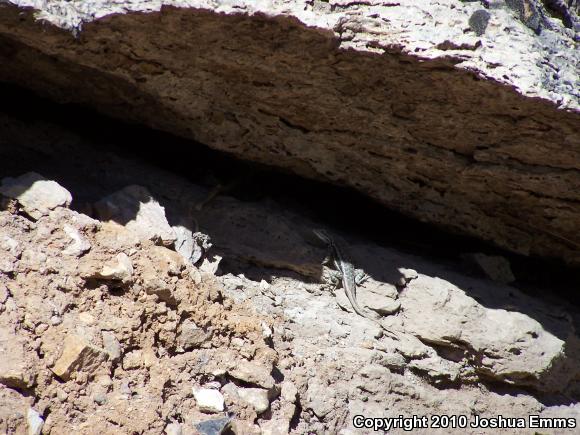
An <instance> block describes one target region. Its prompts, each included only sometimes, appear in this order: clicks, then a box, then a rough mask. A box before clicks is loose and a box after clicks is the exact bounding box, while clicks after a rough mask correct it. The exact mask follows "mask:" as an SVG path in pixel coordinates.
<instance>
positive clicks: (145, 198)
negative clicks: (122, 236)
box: [95, 185, 176, 246]
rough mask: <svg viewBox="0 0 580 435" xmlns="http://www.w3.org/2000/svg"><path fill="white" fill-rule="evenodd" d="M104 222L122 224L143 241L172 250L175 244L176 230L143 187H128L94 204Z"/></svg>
mask: <svg viewBox="0 0 580 435" xmlns="http://www.w3.org/2000/svg"><path fill="white" fill-rule="evenodd" d="M95 210H96V212H97V214H98V216H99V218H100V219H101V220H104V221H109V220H112V221H115V222H119V223H123V224H124V225H125V227H126V228H127V229H129V230H131V231H133V232H134V233H135V234H137V235H138V236H139V238H140V239H141V240H152V241H154V242H156V243H157V242H159V243H161V244H162V245H165V246H170V245H172V244H173V242H175V239H176V237H175V233H174V231H173V228H171V226H170V225H169V223H168V222H167V218H166V217H165V209H164V208H163V207H162V206H161V205H160V204H159V203H158V202H157V201H156V200H155V199H154V198H153V197H152V196H151V194H150V193H149V191H148V190H147V189H146V188H145V187H143V186H137V185H132V186H127V187H125V188H124V189H122V190H120V191H118V192H116V193H113V194H112V195H109V196H107V197H105V198H103V199H102V200H100V201H99V202H97V203H96V204H95Z"/></svg>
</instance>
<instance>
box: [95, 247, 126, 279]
mask: <svg viewBox="0 0 580 435" xmlns="http://www.w3.org/2000/svg"><path fill="white" fill-rule="evenodd" d="M96 277H97V278H102V279H111V280H118V281H124V282H125V281H129V280H131V278H132V277H133V264H132V263H131V259H130V258H129V257H128V256H127V254H125V253H123V252H121V253H119V254H117V255H116V256H115V258H114V259H113V260H111V261H109V262H107V263H105V265H104V266H103V268H102V269H101V270H100V272H97V274H96Z"/></svg>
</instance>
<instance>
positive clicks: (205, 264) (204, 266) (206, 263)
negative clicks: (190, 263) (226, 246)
mask: <svg viewBox="0 0 580 435" xmlns="http://www.w3.org/2000/svg"><path fill="white" fill-rule="evenodd" d="M213 260H214V261H210V260H208V259H207V258H204V259H203V261H202V263H201V266H199V271H200V272H202V273H208V274H211V275H215V274H216V272H217V270H218V267H219V265H220V261H222V257H220V256H219V255H214V256H213Z"/></svg>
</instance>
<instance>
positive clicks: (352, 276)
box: [313, 229, 398, 339]
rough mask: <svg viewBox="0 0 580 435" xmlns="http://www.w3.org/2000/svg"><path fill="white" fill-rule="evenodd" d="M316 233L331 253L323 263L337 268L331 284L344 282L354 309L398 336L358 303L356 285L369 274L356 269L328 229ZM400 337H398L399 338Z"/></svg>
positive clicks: (331, 273) (316, 230)
mask: <svg viewBox="0 0 580 435" xmlns="http://www.w3.org/2000/svg"><path fill="white" fill-rule="evenodd" d="M313 232H314V234H316V236H317V237H318V238H319V239H320V240H322V241H323V242H324V243H325V244H326V245H327V247H328V250H329V255H328V256H327V257H326V258H325V259H324V260H323V262H322V264H323V265H327V264H329V263H331V264H332V265H333V266H334V269H335V270H332V271H330V274H329V281H330V283H331V284H333V285H334V286H335V288H337V287H338V285H339V284H340V283H341V282H342V287H343V289H344V292H345V293H346V296H347V297H348V300H349V301H350V304H351V305H352V308H353V310H354V311H355V312H356V313H357V314H358V315H359V316H362V317H366V318H367V319H369V320H371V321H373V322H375V323H376V324H377V325H379V326H380V327H381V328H382V329H384V330H385V331H387V332H388V333H390V335H391V336H393V337H394V338H397V334H396V333H395V332H393V331H390V330H389V329H387V328H385V327H384V326H383V325H382V324H381V323H380V322H378V321H377V320H376V318H374V317H373V316H372V315H370V314H368V313H366V312H365V311H364V310H363V309H362V308H361V307H360V305H359V304H358V302H357V300H356V286H357V285H361V284H362V283H364V282H365V281H366V280H367V279H368V278H369V276H368V275H367V274H366V273H364V272H363V271H362V270H360V269H355V267H354V265H353V264H352V262H351V261H350V260H349V259H348V258H347V257H346V256H345V254H344V250H343V248H342V247H341V246H340V245H339V244H338V243H337V241H336V240H334V239H333V238H332V237H331V236H330V235H329V234H328V232H327V231H326V230H323V229H315V230H313ZM397 339H398V338H397Z"/></svg>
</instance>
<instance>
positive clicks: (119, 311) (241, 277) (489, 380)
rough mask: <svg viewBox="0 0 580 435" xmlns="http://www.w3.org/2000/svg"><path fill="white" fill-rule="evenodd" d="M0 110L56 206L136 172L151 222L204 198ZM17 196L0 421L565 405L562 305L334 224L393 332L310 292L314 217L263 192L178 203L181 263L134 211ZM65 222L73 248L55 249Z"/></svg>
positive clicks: (212, 426) (559, 410)
mask: <svg viewBox="0 0 580 435" xmlns="http://www.w3.org/2000/svg"><path fill="white" fill-rule="evenodd" d="M8 124H9V123H5V125H8ZM16 125H17V126H18V128H16V130H18V131H20V132H21V133H20V134H22V135H24V137H27V138H28V137H29V136H28V135H30V134H31V131H32V130H34V129H35V128H38V130H39V131H41V132H42V134H38V136H37V137H36V139H35V140H26V141H25V145H23V147H24V146H27V147H30V148H31V149H35V150H38V149H42V147H43V145H44V143H45V141H46V143H54V144H55V145H54V146H55V147H56V148H57V149H58V150H59V151H60V152H58V153H57V154H56V155H55V157H54V158H53V159H40V160H34V159H33V160H34V165H33V167H29V168H26V170H24V171H23V172H28V171H30V170H35V171H37V172H39V173H42V174H43V175H44V176H45V177H46V178H47V179H49V180H50V179H52V177H50V176H49V175H48V174H47V173H44V169H46V170H48V171H54V172H56V173H60V174H63V175H62V176H63V177H64V178H65V179H67V180H70V182H66V183H65V182H63V181H61V180H59V184H61V185H62V186H63V187H64V188H66V189H67V190H68V191H69V192H71V193H72V196H73V202H72V204H73V205H74V204H75V201H76V200H77V199H78V198H80V197H81V196H85V197H87V196H86V195H87V192H92V193H93V194H95V196H97V198H94V199H93V202H95V201H96V200H100V199H102V198H104V197H106V198H108V200H109V201H111V203H110V205H111V206H112V207H115V206H117V205H120V204H125V205H127V197H126V196H124V195H120V194H119V192H126V186H130V185H135V184H136V182H137V181H139V183H141V184H142V185H143V186H144V187H143V188H139V189H138V190H139V191H144V189H145V188H146V189H147V192H149V195H148V196H150V197H151V201H154V202H155V203H158V204H159V208H158V210H163V216H159V217H163V218H161V219H156V220H154V221H150V223H151V224H152V225H154V226H155V225H158V227H154V228H152V229H153V230H158V229H162V228H166V223H167V222H168V223H170V224H173V223H175V222H183V221H184V220H188V219H189V220H190V222H191V216H190V211H191V205H192V204H196V203H199V202H200V201H202V200H204V199H205V197H206V196H207V193H208V192H207V191H206V190H205V189H201V188H199V187H198V186H195V185H192V184H191V183H189V182H186V181H184V180H183V179H182V178H180V177H178V176H176V175H172V174H167V173H165V172H163V171H160V170H156V169H155V168H152V167H149V166H144V165H143V164H141V163H138V162H135V161H129V160H126V159H122V158H119V157H118V156H115V155H112V154H110V153H103V152H101V151H100V150H99V149H97V148H94V149H92V148H90V147H86V146H85V145H84V144H83V143H82V142H80V141H79V142H75V138H74V137H72V135H67V134H65V133H63V132H62V131H59V130H57V129H53V128H51V127H50V126H47V125H43V126H42V128H40V127H39V126H38V125H35V124H26V125H27V127H28V128H21V127H22V126H23V125H25V124H18V123H16ZM6 130H7V131H8V129H6ZM6 137H10V135H6V136H3V137H1V138H0V144H1V143H2V141H5V140H6V139H5V138H6ZM57 138H58V141H57V140H56V139H57ZM69 149H76V150H81V151H82V152H81V153H80V154H76V153H70V152H64V151H66V150H69ZM0 151H2V149H0ZM2 152H4V151H2ZM32 154H33V155H36V153H35V152H33V153H32ZM26 155H28V153H27V154H26ZM105 162H106V165H107V171H109V173H110V174H111V176H110V177H102V176H100V172H99V171H100V168H101V167H102V166H103V165H102V164H101V163H103V164H104V163H105ZM22 164H23V161H22V160H21V161H19V162H18V165H22ZM43 165H44V166H43ZM41 167H43V170H41ZM63 168H66V169H67V170H64V169H63ZM15 175H18V174H15ZM76 192H82V193H83V195H81V194H79V195H77V193H76ZM116 201H118V202H116ZM1 203H5V202H1ZM139 203H140V197H139V196H135V197H134V198H133V203H132V204H131V203H130V204H129V205H128V210H134V212H135V214H138V213H139V210H140V208H139V206H138V205H139ZM17 205H18V204H16V206H14V204H12V205H11V206H10V207H8V208H7V209H6V210H1V211H0V258H4V259H7V260H6V265H7V267H5V268H4V269H5V270H4V269H2V270H0V346H1V349H0V351H2V349H5V348H9V349H14V351H13V353H12V354H11V355H10V358H7V359H2V360H0V431H2V432H6V433H26V432H28V433H38V432H39V431H40V430H41V431H42V432H43V433H45V434H61V433H144V434H158V433H162V432H163V431H165V432H166V433H168V434H178V433H182V434H185V435H188V434H192V435H194V434H195V435H197V434H215V433H219V431H220V430H221V429H223V428H225V427H228V426H229V427H231V429H232V431H233V432H234V433H235V434H237V435H246V434H264V435H266V434H286V433H291V434H295V435H298V434H304V433H321V434H322V433H340V434H343V435H347V434H352V433H360V432H359V431H358V430H356V429H355V428H354V423H353V417H354V416H356V415H365V416H371V417H398V416H399V415H405V416H409V415H412V414H415V415H419V416H427V415H433V414H438V415H439V414H446V415H458V416H459V415H464V416H466V418H468V419H469V421H473V420H474V419H475V417H476V416H485V417H495V416H498V415H503V416H510V417H521V418H524V419H526V420H527V419H528V417H529V416H530V415H538V416H541V417H544V418H548V417H551V418H564V419H574V421H575V422H576V424H578V422H580V338H579V336H578V331H579V330H580V326H579V325H580V319H579V318H578V312H577V310H576V309H575V307H574V306H571V305H568V306H565V305H564V304H563V303H561V302H558V301H555V302H549V301H547V300H544V301H541V300H539V299H536V298H533V297H530V296H529V295H527V294H525V293H523V292H522V291H520V290H519V289H517V288H515V287H513V286H507V285H503V284H498V283H494V282H491V281H489V280H482V279H476V278H473V277H468V276H465V275H464V274H462V273H461V271H460V270H458V269H457V267H456V266H455V265H448V266H445V265H441V264H435V263H433V262H431V261H428V260H425V259H421V258H418V257H415V256H412V255H408V254H402V253H400V252H397V251H395V250H392V249H386V248H383V247H379V246H377V245H375V244H373V243H372V241H369V240H360V239H357V238H352V237H348V235H344V234H343V237H344V238H345V239H346V241H347V242H348V245H349V246H350V251H351V255H352V257H353V261H354V262H355V263H356V264H357V265H360V266H364V269H365V270H366V272H367V273H369V275H370V277H371V278H370V279H369V280H368V281H367V282H366V283H365V284H364V285H363V286H362V287H361V288H360V289H359V292H358V296H359V300H360V302H361V305H363V306H366V307H367V308H368V309H374V310H375V311H377V312H382V314H383V318H382V322H383V323H384V324H385V325H386V326H388V327H390V328H391V329H393V330H396V331H398V335H399V339H398V340H394V339H392V338H390V337H388V336H387V335H385V334H384V333H383V331H382V328H381V327H379V326H377V324H375V323H374V322H371V321H370V320H368V319H365V318H361V317H359V316H357V315H356V314H355V313H353V312H352V311H351V308H350V306H349V305H348V303H347V302H344V301H345V300H346V297H345V296H344V295H342V294H341V292H340V291H337V295H336V297H335V296H333V295H332V294H331V293H329V292H327V291H324V290H323V289H322V286H321V285H320V275H321V270H320V269H321V266H320V261H321V259H322V258H323V257H324V249H323V248H322V247H320V246H318V245H316V244H314V237H313V238H312V240H310V239H309V238H308V237H307V234H310V230H311V228H313V227H319V226H320V225H322V223H321V222H312V221H311V220H309V219H307V218H305V217H304V216H301V215H299V214H296V212H295V211H292V210H291V209H288V208H285V207H283V206H281V205H279V204H276V203H274V202H272V201H260V202H241V201H239V200H236V199H233V198H231V197H227V196H218V197H217V198H215V199H214V200H213V201H211V202H210V203H209V204H207V205H206V206H205V207H204V208H203V209H202V210H199V211H196V212H195V219H196V220H197V222H198V224H199V227H200V229H203V231H204V232H205V233H207V234H208V235H209V237H210V238H211V241H212V243H213V247H211V249H210V250H209V251H208V252H205V253H204V255H203V261H200V262H198V263H196V264H199V267H198V266H196V265H193V264H191V262H190V261H189V258H190V257H189V255H186V256H185V258H184V257H183V256H181V255H180V254H179V253H177V252H176V251H175V250H174V247H173V246H162V244H163V240H162V239H160V238H156V239H155V241H156V242H157V243H158V244H160V245H155V244H154V241H153V240H150V239H149V238H148V237H142V235H141V234H140V233H139V232H138V231H137V230H135V227H134V225H131V222H132V221H133V220H132V219H126V218H123V219H121V220H122V221H121V222H116V221H115V220H111V221H106V222H102V221H100V220H97V219H94V217H89V216H86V215H85V214H83V213H79V212H77V211H73V210H70V209H68V208H65V207H57V208H56V209H54V210H51V211H50V212H49V213H48V214H47V215H46V216H42V217H40V218H39V219H37V220H35V219H32V218H30V217H29V216H27V215H26V214H25V213H21V212H20V210H21V209H20V208H19V207H18V206H17ZM77 205H79V204H77ZM87 209H94V207H87ZM125 217H126V216H125ZM190 225H191V224H190ZM189 229H190V231H191V230H193V229H192V228H189ZM71 233H74V234H75V235H76V237H71V236H70V234H71ZM79 239H80V240H84V241H85V242H86V243H84V244H83V246H84V247H85V248H86V249H83V250H79V249H73V250H70V251H67V248H68V247H70V246H71V245H76V244H78V240H79ZM218 256H219V257H221V261H219V258H218ZM200 263H201V264H200ZM105 268H108V269H107V271H108V272H107V273H103V270H104V269H105ZM204 270H205V271H211V273H208V272H204ZM549 290H550V289H543V293H547V292H549ZM377 300H378V301H379V302H380V303H377ZM388 301H391V303H390V304H389V302H388ZM387 306H389V307H391V308H390V309H389V310H386V309H385V307H387ZM387 312H388V313H387ZM2 355H3V354H2V353H0V357H2ZM96 360H98V361H100V362H99V364H95V363H94V362H95V361H96ZM59 367H64V368H65V369H64V370H59ZM55 370H56V372H59V373H67V375H66V376H64V377H63V376H62V375H60V376H57V374H56V373H55ZM200 392H201V393H202V394H200ZM222 407H223V408H222ZM221 409H223V411H221ZM136 415H138V416H139V418H135V416H136ZM566 421H567V420H566ZM577 427H578V426H576V429H577ZM576 429H561V430H553V429H551V430H550V431H549V433H554V434H568V435H569V434H571V433H574V431H575V430H576ZM530 432H531V430H530V428H524V429H521V430H519V431H517V430H511V429H510V430H509V433H516V434H517V433H521V434H529V433H530ZM538 432H542V431H538ZM544 432H546V431H545V430H544ZM363 433H364V432H363ZM390 433H394V434H398V433H408V432H405V431H404V430H402V429H400V430H393V431H390ZM429 433H437V432H436V431H433V430H429ZM440 433H456V434H465V433H468V434H481V433H497V432H496V431H495V430H490V431H487V432H486V431H485V430H482V429H480V428H470V427H468V428H457V429H454V430H452V429H445V430H442V431H441V432H440Z"/></svg>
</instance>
